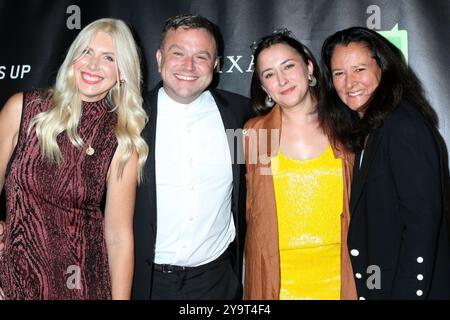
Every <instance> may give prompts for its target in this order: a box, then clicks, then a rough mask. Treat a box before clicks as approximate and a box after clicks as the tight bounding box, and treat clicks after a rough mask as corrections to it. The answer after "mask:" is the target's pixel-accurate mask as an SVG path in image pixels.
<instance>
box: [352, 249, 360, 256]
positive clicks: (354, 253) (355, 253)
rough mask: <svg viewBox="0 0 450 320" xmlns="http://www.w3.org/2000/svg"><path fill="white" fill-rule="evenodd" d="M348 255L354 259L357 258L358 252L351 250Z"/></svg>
mask: <svg viewBox="0 0 450 320" xmlns="http://www.w3.org/2000/svg"><path fill="white" fill-rule="evenodd" d="M350 254H351V255H352V256H354V257H357V256H359V251H358V250H356V249H352V251H350Z"/></svg>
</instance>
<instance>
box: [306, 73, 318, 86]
mask: <svg viewBox="0 0 450 320" xmlns="http://www.w3.org/2000/svg"><path fill="white" fill-rule="evenodd" d="M316 84H317V79H316V77H314V75H312V74H308V85H309V86H310V87H315V86H316Z"/></svg>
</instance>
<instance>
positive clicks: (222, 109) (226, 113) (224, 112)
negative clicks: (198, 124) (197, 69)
mask: <svg viewBox="0 0 450 320" xmlns="http://www.w3.org/2000/svg"><path fill="white" fill-rule="evenodd" d="M210 92H211V94H212V96H213V98H214V100H215V101H216V104H217V108H218V109H219V113H220V116H221V118H222V122H223V126H224V127H225V133H226V131H227V130H229V129H232V130H236V129H239V125H238V122H237V120H236V117H235V115H234V113H233V110H231V108H230V107H229V102H228V101H227V100H225V98H223V97H222V96H221V94H220V92H218V91H216V90H214V89H212V90H211V91H210ZM230 133H231V132H230ZM232 133H234V131H233V132H232ZM239 139H240V141H238V140H239ZM227 140H228V147H229V149H230V156H231V161H232V165H231V168H232V172H233V197H232V201H233V204H232V207H233V216H234V221H235V225H236V227H237V226H238V225H239V221H238V219H239V217H238V212H237V211H238V209H237V208H238V203H237V202H238V199H239V183H240V170H241V168H240V165H239V162H238V161H237V160H238V158H239V154H240V152H241V150H239V146H242V143H241V142H242V137H239V136H237V137H235V136H234V134H233V135H230V134H227ZM241 149H242V148H241Z"/></svg>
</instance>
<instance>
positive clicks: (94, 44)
mask: <svg viewBox="0 0 450 320" xmlns="http://www.w3.org/2000/svg"><path fill="white" fill-rule="evenodd" d="M73 68H74V71H75V79H76V83H77V86H78V90H79V92H80V96H81V99H82V100H83V101H87V102H94V101H98V100H100V99H103V98H104V97H105V96H106V95H107V94H108V92H109V90H110V89H111V88H112V87H113V86H114V85H116V83H117V80H118V77H119V73H118V69H117V63H116V56H115V49H114V44H113V40H112V38H111V36H110V35H109V34H107V33H105V32H98V33H97V34H96V35H95V37H94V38H93V39H92V41H91V43H90V44H89V47H88V48H86V49H85V50H84V51H83V54H82V55H81V56H80V57H78V58H77V59H76V60H75V61H74V64H73Z"/></svg>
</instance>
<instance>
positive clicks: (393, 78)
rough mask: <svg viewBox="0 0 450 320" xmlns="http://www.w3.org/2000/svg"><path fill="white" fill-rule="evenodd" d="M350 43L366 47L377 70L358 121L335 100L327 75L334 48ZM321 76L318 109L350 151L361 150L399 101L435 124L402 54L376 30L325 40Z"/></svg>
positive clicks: (353, 31)
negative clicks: (375, 84) (375, 82)
mask: <svg viewBox="0 0 450 320" xmlns="http://www.w3.org/2000/svg"><path fill="white" fill-rule="evenodd" d="M352 42H353V43H362V44H364V45H365V46H367V48H368V49H369V51H370V53H371V55H372V58H373V59H375V61H376V63H377V64H378V66H379V67H380V69H381V79H380V83H379V85H378V87H377V88H376V90H375V91H374V93H373V95H372V97H371V98H370V99H369V101H368V102H367V103H366V105H365V106H363V108H364V110H365V113H364V116H363V118H362V119H360V118H359V117H358V115H357V113H356V112H355V111H353V110H351V109H350V108H348V107H347V106H346V105H345V104H344V103H343V102H342V100H341V99H340V98H339V96H338V94H337V92H336V90H335V88H334V85H333V77H332V72H331V57H332V55H333V52H334V49H335V48H336V46H338V45H344V46H348V45H349V44H350V43H352ZM322 75H323V83H324V88H323V89H324V90H323V91H324V92H323V96H322V99H321V101H320V102H319V107H320V108H323V109H324V110H326V112H325V121H326V123H327V126H328V127H329V128H330V129H331V130H332V131H333V133H334V134H333V135H334V136H335V137H336V138H337V139H339V140H340V141H341V142H342V143H343V144H344V146H345V147H346V148H347V149H348V150H350V151H354V152H355V151H359V150H361V149H362V148H363V145H364V140H365V138H366V136H367V135H368V134H369V133H371V132H373V131H374V130H376V129H377V128H379V127H380V126H381V125H382V124H383V120H384V119H385V118H386V117H387V116H388V115H389V114H390V113H391V112H393V111H394V110H395V109H396V108H397V107H398V106H399V104H400V102H401V101H402V100H403V101H408V102H411V104H413V105H414V106H415V107H416V108H417V109H418V110H419V111H420V113H421V114H422V115H423V116H424V118H425V120H426V121H427V122H428V123H430V125H432V126H433V127H437V125H438V117H437V114H436V112H435V111H434V110H433V108H432V107H431V106H430V104H429V102H428V101H427V99H426V98H425V95H424V93H423V89H422V85H421V83H420V81H419V79H418V78H417V76H416V75H415V74H414V72H413V71H412V70H411V69H410V68H409V67H408V65H407V64H406V62H405V60H404V57H403V54H402V53H401V51H400V50H399V49H398V48H397V47H396V46H394V45H393V44H392V43H391V42H389V41H388V40H387V39H385V38H384V37H383V36H381V35H380V34H379V33H377V32H376V31H372V30H370V29H367V28H364V27H352V28H349V29H345V30H341V31H338V32H336V33H335V34H333V35H331V36H330V37H328V38H327V39H326V40H325V42H324V44H323V46H322Z"/></svg>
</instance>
